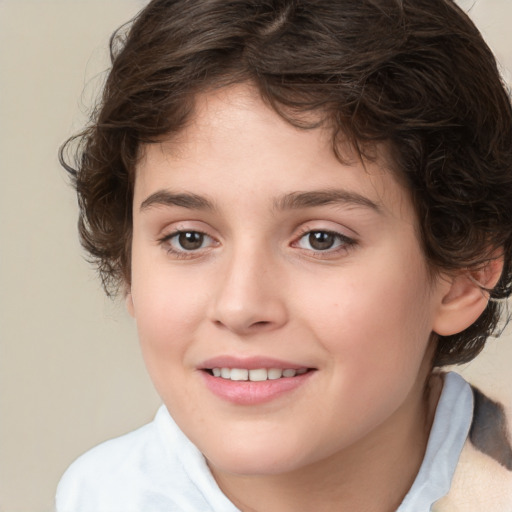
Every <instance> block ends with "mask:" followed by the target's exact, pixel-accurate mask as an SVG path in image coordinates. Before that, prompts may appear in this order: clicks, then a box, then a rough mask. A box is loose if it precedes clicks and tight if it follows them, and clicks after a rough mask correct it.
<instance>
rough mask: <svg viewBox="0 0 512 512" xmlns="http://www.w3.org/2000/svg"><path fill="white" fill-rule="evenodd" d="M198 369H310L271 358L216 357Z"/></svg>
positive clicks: (295, 363) (204, 362)
mask: <svg viewBox="0 0 512 512" xmlns="http://www.w3.org/2000/svg"><path fill="white" fill-rule="evenodd" d="M198 368H199V369H200V370H211V369H212V368H246V369H247V370H257V369H258V368H266V369H267V370H268V369H270V368H283V369H284V368H292V369H294V370H299V369H301V368H310V367H309V366H307V365H303V364H300V363H297V362H291V361H283V360H281V359H274V358H271V357H234V356H218V357H213V358H211V359H207V360H206V361H203V362H202V363H201V364H200V365H199V366H198Z"/></svg>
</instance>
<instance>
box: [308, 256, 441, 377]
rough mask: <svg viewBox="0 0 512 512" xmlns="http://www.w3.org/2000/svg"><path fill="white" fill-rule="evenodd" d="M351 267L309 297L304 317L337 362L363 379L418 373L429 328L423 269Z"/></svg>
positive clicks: (417, 267)
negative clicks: (408, 369)
mask: <svg viewBox="0 0 512 512" xmlns="http://www.w3.org/2000/svg"><path fill="white" fill-rule="evenodd" d="M368 269H369V266H364V265H363V266H361V267H359V268H357V267H353V268H352V269H351V272H350V273H349V274H348V275H347V276H344V277H343V278H341V277H340V279H339V280H334V279H333V280H330V282H328V283H326V284H325V285H324V286H323V287H321V288H320V289H317V293H315V294H311V295H310V296H309V297H308V302H307V305H306V307H305V312H306V313H305V314H307V315H308V318H309V319H310V320H309V322H310V325H312V326H313V328H314V332H315V336H316V338H317V339H318V340H319V341H320V343H322V345H323V346H324V348H325V349H326V350H327V351H328V352H329V353H330V354H331V355H332V357H333V361H336V363H337V364H340V365H343V366H344V367H346V368H347V371H348V372H350V373H357V374H358V375H360V376H362V375H365V374H374V373H375V372H376V371H382V372H397V371H403V370H404V369H405V368H406V367H412V368H414V369H415V367H417V365H419V363H420V362H421V360H422V358H423V355H424V352H425V350H426V347H427V343H428V339H429V335H430V331H431V326H430V317H429V309H430V306H429V300H428V288H427V286H426V285H425V282H426V277H425V279H424V278H423V275H424V270H423V268H422V267H420V266H416V267H414V268H413V269H412V270H411V271H410V272H408V273H407V275H405V274H404V273H403V272H402V271H401V269H400V268H399V265H397V266H396V269H393V268H390V267H389V266H388V267H387V268H381V267H379V266H375V267H374V271H373V272H372V271H369V270H368Z"/></svg>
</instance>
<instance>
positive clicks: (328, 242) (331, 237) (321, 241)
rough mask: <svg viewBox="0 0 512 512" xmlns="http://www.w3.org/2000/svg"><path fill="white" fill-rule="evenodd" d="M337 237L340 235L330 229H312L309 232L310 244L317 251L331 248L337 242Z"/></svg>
mask: <svg viewBox="0 0 512 512" xmlns="http://www.w3.org/2000/svg"><path fill="white" fill-rule="evenodd" d="M337 238H339V237H337V236H336V235H335V234H334V233H330V232H329V231H311V233H309V234H308V242H309V245H310V247H311V248H312V249H314V250H315V251H326V250H327V249H331V248H332V247H333V246H334V244H335V243H336V241H337Z"/></svg>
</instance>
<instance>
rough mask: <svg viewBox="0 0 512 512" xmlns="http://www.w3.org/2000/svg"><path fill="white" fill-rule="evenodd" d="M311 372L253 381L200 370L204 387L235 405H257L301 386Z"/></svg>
mask: <svg viewBox="0 0 512 512" xmlns="http://www.w3.org/2000/svg"><path fill="white" fill-rule="evenodd" d="M313 373H315V372H314V371H311V370H310V371H308V372H306V373H304V374H302V375H297V376H296V377H281V378H280V379H275V380H264V381H259V382H253V381H249V380H247V381H239V380H238V381H235V380H229V379H223V378H221V377H214V376H213V375H210V374H209V373H207V372H205V371H201V374H202V376H203V378H204V381H205V383H206V387H207V388H208V389H209V390H210V391H211V392H212V393H213V394H214V395H216V396H218V397H220V398H223V399H224V400H227V401H228V402H231V403H234V404H237V405H257V404H262V403H265V402H270V401H271V400H274V399H276V398H278V397H280V396H282V395H284V394H286V393H290V392H292V391H294V390H295V389H297V388H298V387H300V386H302V385H303V384H304V383H305V382H306V381H307V380H309V378H310V377H311V375H313Z"/></svg>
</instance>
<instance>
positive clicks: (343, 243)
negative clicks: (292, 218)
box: [292, 227, 357, 258]
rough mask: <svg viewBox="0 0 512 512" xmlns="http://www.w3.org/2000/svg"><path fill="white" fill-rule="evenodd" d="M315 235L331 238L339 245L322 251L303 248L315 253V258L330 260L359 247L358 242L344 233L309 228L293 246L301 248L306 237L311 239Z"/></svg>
mask: <svg viewBox="0 0 512 512" xmlns="http://www.w3.org/2000/svg"><path fill="white" fill-rule="evenodd" d="M313 234H319V235H328V236H331V237H333V238H334V242H333V243H334V244H337V245H335V247H334V248H332V247H328V248H326V249H325V250H320V249H315V248H310V249H306V248H302V249H304V250H306V251H308V252H309V253H313V254H314V256H315V257H320V258H329V257H332V256H337V255H339V254H340V253H346V252H348V251H349V250H350V248H351V247H353V246H355V245H357V241H356V240H354V239H353V238H350V237H348V236H346V235H343V234H342V233H338V232H337V231H332V230H329V229H311V228H309V227H308V228H306V229H305V230H304V231H303V232H302V233H301V234H300V236H299V237H298V238H297V241H296V242H294V243H293V244H292V245H293V246H296V247H299V248H301V247H300V246H299V244H300V242H301V241H302V240H304V239H305V238H306V237H311V235H313ZM310 245H311V244H310Z"/></svg>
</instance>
